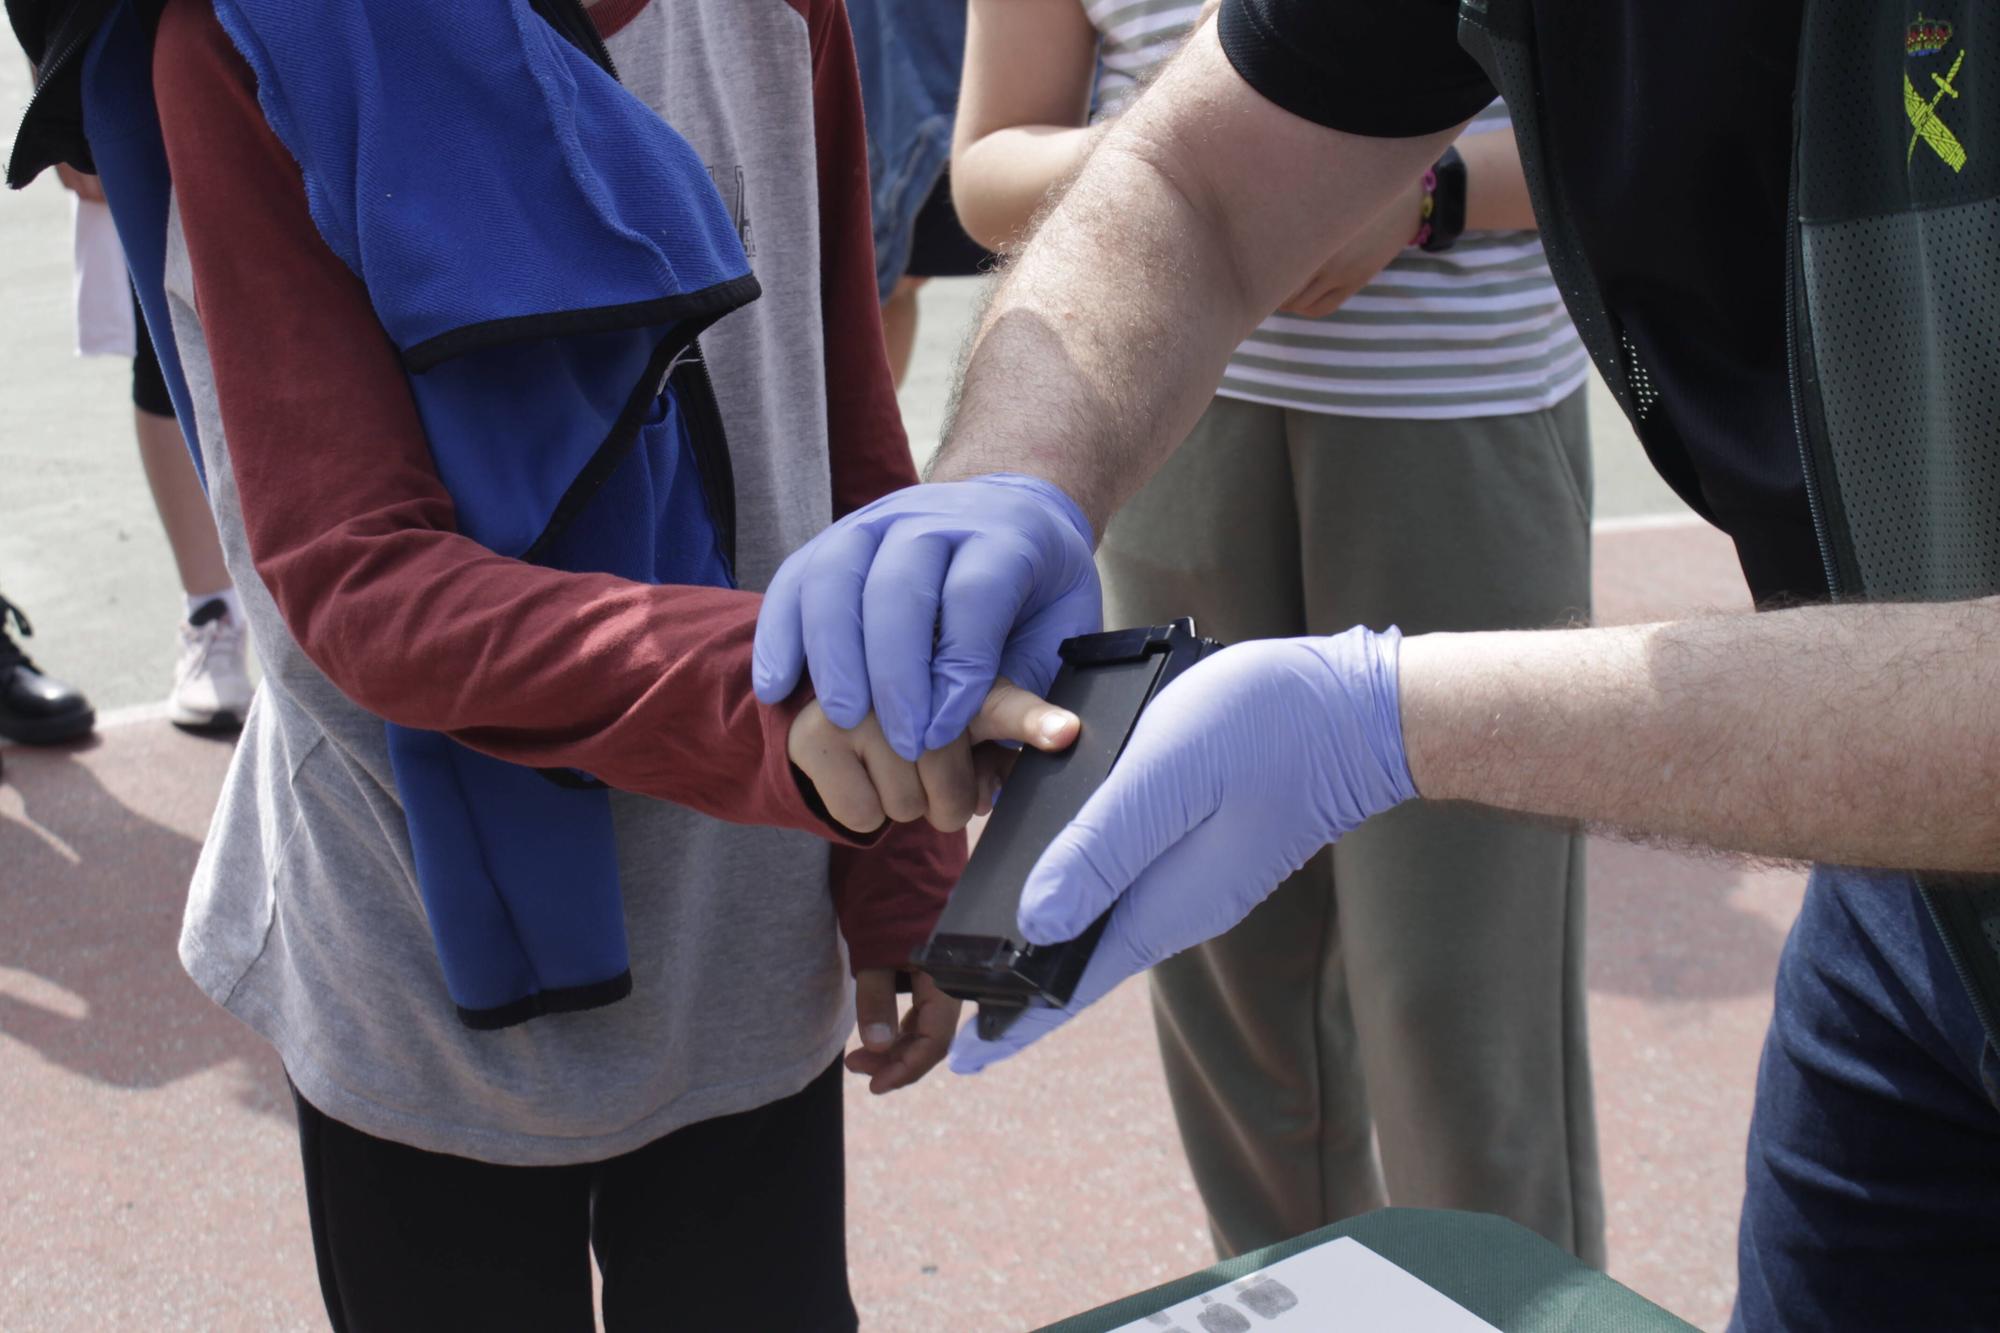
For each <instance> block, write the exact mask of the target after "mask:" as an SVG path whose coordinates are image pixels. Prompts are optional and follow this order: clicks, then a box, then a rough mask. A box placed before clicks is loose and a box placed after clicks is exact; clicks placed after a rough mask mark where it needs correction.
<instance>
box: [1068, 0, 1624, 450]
mask: <svg viewBox="0 0 2000 1333" xmlns="http://www.w3.org/2000/svg"><path fill="white" fill-rule="evenodd" d="M1079 2H1080V3H1081V4H1082V5H1083V8H1084V11H1085V13H1086V14H1088V15H1089V17H1090V22H1091V26H1093V27H1094V28H1096V29H1097V33H1098V39H1099V44H1098V88H1097V94H1098V110H1097V114H1098V116H1100V117H1102V116H1107V115H1112V114H1115V113H1116V112H1117V111H1118V110H1119V108H1120V106H1121V105H1122V104H1123V103H1124V102H1125V100H1126V99H1127V98H1129V97H1130V96H1131V95H1132V93H1133V91H1134V90H1135V88H1136V87H1137V86H1138V85H1139V83H1140V82H1141V81H1142V80H1144V79H1145V77H1146V76H1147V75H1148V74H1149V73H1150V72H1151V71H1152V69H1153V67H1154V66H1155V65H1157V64H1158V63H1159V62H1160V61H1161V60H1163V59H1165V58H1166V57H1167V56H1168V55H1170V54H1172V53H1173V51H1174V50H1175V48H1176V47H1178V46H1179V45H1180V42H1181V39H1182V38H1183V37H1184V36H1185V35H1186V33H1187V30H1188V28H1189V27H1190V26H1192V24H1193V22H1194V20H1195V16H1196V15H1197V14H1198V13H1199V12H1200V10H1201V6H1200V4H1199V3H1198V0H1079ZM1511 125H1512V122H1511V121H1510V120H1509V118H1508V115H1507V108H1506V107H1505V106H1504V105H1503V104H1501V103H1499V102H1495V103H1493V105H1491V106H1489V107H1487V108H1486V109H1485V110H1484V111H1482V112H1480V113H1479V115H1478V116H1477V117H1475V118H1474V120H1473V122H1472V124H1471V125H1469V126H1467V127H1466V131H1465V132H1466V133H1467V134H1479V133H1486V132H1492V131H1500V130H1507V129H1509V128H1511ZM1588 373H1589V358H1588V357H1587V356H1586V354H1585V352H1584V349H1583V344H1582V342H1581V341H1580V340H1579V339H1578V338H1577V336H1576V330H1575V329H1574V328H1572V327H1571V325H1570V322H1569V316H1568V315H1567V314H1566V313H1565V312H1564V310H1563V304H1562V298H1561V297H1560V296H1558V295H1557V293H1556V287H1555V282H1554V280H1553V279H1552V278H1551V277H1550V276H1549V266H1548V261H1547V259H1545V258H1544V257H1543V255H1542V243H1541V239H1540V238H1539V237H1538V236H1537V235H1536V233H1534V232H1532V231H1470V232H1467V233H1466V234H1465V235H1464V236H1463V237H1462V238H1461V239H1460V240H1459V242H1458V244H1457V245H1455V246H1454V247H1452V248H1451V249H1450V250H1447V251H1444V252H1442V253H1439V254H1427V253H1425V252H1424V251H1422V250H1415V249H1411V250H1405V251H1404V252H1403V253H1402V254H1401V255H1400V256H1398V257H1397V258H1396V259H1394V260H1392V261H1391V262H1390V264H1389V266H1388V267H1387V268H1385V269H1383V270H1382V272H1381V274H1380V275H1379V276H1378V277H1377V278H1376V279H1375V281H1373V282H1371V283H1369V284H1368V286H1366V287H1364V288H1362V289H1361V291H1359V292H1357V293H1356V294H1355V295H1354V296H1353V297H1352V298H1350V299H1349V300H1348V301H1347V303H1346V304H1345V305H1343V306H1342V307H1341V308H1340V309H1339V310H1336V311H1335V312H1334V313H1333V314H1331V315H1327V316H1324V317H1322V318H1319V319H1306V318H1302V317H1299V316H1295V315H1273V316H1272V317H1271V318H1270V319H1267V320H1265V321H1264V323H1263V324H1261V325H1259V326H1258V328H1257V331H1256V332H1254V333H1252V334H1251V335H1250V336H1249V338H1247V339H1245V340H1244V342H1243V344H1242V345H1241V346H1240V347H1238V348H1237V349H1236V355H1235V356H1233V357H1232V358H1230V362H1229V368H1228V370H1227V372H1226V373H1225V374H1224V375H1223V379H1222V387H1221V390H1220V392H1221V393H1222V394H1224V395H1225V396H1227V397H1230V398H1244V399H1249V400H1251V401H1253V402H1263V403H1274V404H1277V405H1278V406H1281V407H1296V408H1301V409H1304V410H1306V411H1309V412H1325V413H1330V414H1332V415H1335V416H1359V417H1433V418H1436V417H1478V416H1505V415H1508V414H1511V413H1517V412H1535V411H1539V410H1541V409H1543V408H1546V407H1549V406H1552V405H1553V404H1555V403H1557V402H1560V401H1561V400H1562V399H1564V398H1566V397H1568V396H1569V395H1570V394H1572V393H1574V392H1576V390H1577V389H1579V388H1581V387H1582V386H1583V383H1584V380H1585V378H1586V377H1587V375H1588Z"/></svg>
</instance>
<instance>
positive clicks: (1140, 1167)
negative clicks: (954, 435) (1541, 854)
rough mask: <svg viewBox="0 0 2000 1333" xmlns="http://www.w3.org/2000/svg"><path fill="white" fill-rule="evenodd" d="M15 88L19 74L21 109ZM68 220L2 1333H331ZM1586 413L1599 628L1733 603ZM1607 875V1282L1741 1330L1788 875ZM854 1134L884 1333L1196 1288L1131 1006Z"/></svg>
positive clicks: (922, 374) (49, 444)
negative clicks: (1738, 1308)
mask: <svg viewBox="0 0 2000 1333" xmlns="http://www.w3.org/2000/svg"><path fill="white" fill-rule="evenodd" d="M22 93H23V88H22V81H21V78H20V75H19V71H17V70H16V69H15V68H14V67H13V66H12V65H11V64H9V63H8V62H6V61H0V106H5V105H8V104H17V103H18V101H19V99H20V96H21V94H22ZM64 218H65V213H64V207H63V202H62V199H61V198H60V196H59V195H58V193H57V192H56V191H55V190H54V189H53V188H51V187H50V186H47V185H44V186H39V187H37V188H36V189H34V190H31V191H30V192H28V193H27V194H26V195H25V196H19V197H9V198H7V199H5V200H4V201H0V294H4V295H3V297H0V299H4V306H0V308H4V310H5V311H6V317H5V319H4V320H0V366H4V367H5V370H4V372H0V375H4V392H0V588H4V589H5V590H6V591H7V592H8V594H9V595H10V596H12V597H14V598H16V599H17V600H19V601H21V602H22V603H23V604H24V605H25V606H27V607H28V609H29V610H30V612H31V613H32V614H34V616H35V618H36V620H37V621H38V622H39V624H40V626H41V627H42V630H43V632H42V634H41V635H40V636H38V638H37V639H36V640H35V641H34V643H33V644H32V645H31V646H32V647H33V648H34V649H35V650H36V651H37V652H38V653H39V655H41V656H42V658H43V659H44V661H45V664H47V665H48V666H50V667H51V668H60V670H61V671H62V672H63V673H64V674H66V675H68V676H69V677H71V678H73V679H75V680H76V681H78V682H79V683H80V684H82V685H84V686H86V687H87V688H88V689H89V690H90V691H91V693H92V694H93V695H94V697H95V698H96V699H97V700H98V702H99V703H100V705H101V706H103V707H105V708H107V709H112V710H117V711H116V712H115V713H114V715H113V717H112V718H111V725H109V726H107V727H106V728H105V729H104V730H103V733H102V734H101V736H100V737H99V738H97V739H96V740H95V741H93V742H91V743H88V744H85V745H82V746H79V747H76V748H74V749H70V750H65V751H54V752H31V751H24V750H22V749H19V748H14V749H10V750H8V751H7V752H6V755H5V760H6V772H5V777H4V779H0V1329H8V1330H13V1329H36V1330H43V1329H46V1330H69V1329H78V1330H81V1329H103V1328H127V1327H145V1328H149V1329H200V1330H234V1329H244V1330H260V1331H261V1330H271V1329H288V1328H312V1327H319V1326H321V1324H322V1321H321V1318H320V1316H319V1312H318V1307H317V1298H316V1295H315V1291H314V1286H313V1280H312V1266H311V1256H310V1252H309V1248H308V1244H307V1237H306V1232H305V1222H304V1215H303V1210H302V1206H301V1203H300V1200H299V1195H298V1185H297V1168H296V1163H295V1156H294V1154H295V1147H294V1143H293V1139H292V1132H291V1127H290V1122H289V1118H288V1110H287V1106H286V1102H285V1097H284V1089H283V1082H282V1078H281V1075H280V1072H279V1070H278V1068H277V1066H276V1064H275V1062H274V1060H273V1059H272V1058H271V1056H270V1055H269V1053H268V1051H267V1050H266V1049H265V1048H264V1047H263V1046H262V1045H261V1044H260V1043H259V1042H258V1041H257V1040H256V1039H255V1038H253V1037H252V1036H251V1035H250V1034H249V1033H248V1032H247V1031H245V1030H244V1029H242V1028H240V1027H239V1026H237V1025H236V1024H235V1022H234V1021H233V1020H231V1019H230V1018H228V1017H227V1016H226V1015H224V1014H223V1013H222V1012H221V1011H219V1010H217V1009H216V1008H214V1007H213V1006H212V1005H210V1004H209V1003H208V1002H207V1001H206V1000H205V999H204V998H202V997H201V996H200V995H199V994H198V993H197V992H196V991H195V990H194V988H193V986H192V985H191V984H190V983H189V982H188V981H187V980H186V979H185V978H184V977H183V976H182V974H181V973H180V971H179V968H178V966H177V964H176V962H175V960H174V953H173V941H174V937H175V934H176V930H177V927H178V922H179V916H180V909H181V892H182V886H183V885H184V884H185V882H186V880H187V877H188V874H189V871H190V870H191V868H192V866H193V863H194V859H195V855H196V852H197V849H198V845H199V841H200V838H201V836H202V833H203V830H204V828H205V826H206V823H207V819H208V814H209V810H210V808H211V805H212V802H213V795H214V792H215V790H216V787H217V784H218V783H219V782H220V780H221V776H222V773H223V769H224V767H225V765H226V764H227V762H228V758H229V749H228V746H227V745H226V744H222V743H218V742H214V741H206V740H200V739H195V738H191V737H187V736H183V735H181V734H179V733H177V732H175V731H173V730H172V729H171V728H168V727H166V726H165V725H164V724H163V723H161V722H159V721H158V720H157V718H156V717H154V716H153V715H152V713H151V712H150V711H149V710H148V709H147V707H146V705H147V704H148V702H149V701H150V700H152V699H154V698H155V697H156V696H157V695H158V693H159V692H160V690H161V688H162V685H163V682H164V677H165V673H166V670H167V661H166V647H167V644H168V642H169V636H170V634H171V629H172V624H173V620H174V615H175V612H176V605H177V600H178V598H177V591H176V589H175V586H174V582H173V577H172V573H171V567H170V565H169V563H168V559H167V555H166V551H165V546H164V543H163V542H162V540H161V538H160V536H159V532H158V526H157V523H156V522H155V521H154V520H153V517H152V513H151V510H150V505H149V501H148V499H147V496H146V492H145V488H144V484H143V481H142V480H141V478H140V476H139V471H138V467H137V464H136V460H135V459H134V458H133V457H132V456H131V455H132V445H131V440H130V430H129V424H128V418H127V414H126V411H125V408H124V406H123V404H124V403H125V401H126V400H125V397H124V372H123V369H122V367H121V366H119V365H117V364H113V363H102V362H90V363H86V362H79V361H77V360H75V359H74V358H72V357H70V355H69V345H70V344H69V338H70V334H69V331H68V316H67V281H68V279H67V246H66V241H65V234H66V233H65V221H64ZM971 300H972V294H971V291H970V288H969V286H968V285H966V284H953V285H944V284H940V285H936V286H935V287H934V288H933V289H932V290H931V291H929V292H927V293H926V302H925V309H926V315H925V320H926V322H925V327H924V340H923V347H922V351H921V356H920V361H919V364H918V366H917V368H916V371H915V373H914V374H913V376H912V381H911V385H910V390H909V392H908V393H907V394H906V403H905V406H906V412H907V415H908V416H909V419H910V421H911V425H912V430H913V435H915V436H916V437H918V438H919V440H920V441H921V440H927V439H930V438H934V436H935V432H936V423H937V421H938V420H939V419H940V416H941V411H942V403H943V399H944V385H945V382H946V380H947V378H948V372H949V365H950V362H951V360H952V356H953V352H954V350H955V346H956V342H957V338H958V334H959V329H960V327H961V325H962V322H963V319H964V317H965V313H966V311H967V310H968V309H969V306H970V302H971ZM1594 406H1595V409H1596V411H1595V419H1596V420H1597V421H1598V422H1599V425H1600V429H1599V440H1598V449H1597V454H1598V476H1599V486H1598V503H1599V512H1600V514H1603V515H1609V516H1612V521H1611V522H1609V523H1607V524H1605V525H1604V527H1603V529H1602V531H1601V532H1600V536H1599V542H1598V571H1597V585H1598V604H1599V608H1600V611H1601V613H1602V614H1603V615H1604V617H1605V618H1607V619H1616V620H1632V619H1638V618H1642V617H1651V616H1657V615H1664V614H1670V613H1672V612H1675V611H1677V610H1686V609H1692V608H1696V607H1702V606H1717V605H1735V604H1740V603H1741V602H1742V600H1743V592H1742V586H1741V582H1740V580H1739V579H1738V578H1737V576H1736V574H1735V572H1734V567H1733V564H1732V562H1731V560H1730V555H1729V550H1728V546H1727V543H1725V542H1723V541H1721V540H1720V539H1718V538H1717V537H1716V536H1715V535H1714V534H1712V533H1710V532H1708V531H1706V530H1705V529H1701V528H1699V527H1694V526H1690V525H1689V524H1687V523H1686V522H1685V521H1683V520H1682V519H1680V518H1677V517H1676V515H1675V511H1676V509H1677V506H1676V505H1675V504H1674V503H1673V501H1672V499H1671V497H1670V496H1667V495H1666V493H1665V492H1664V489H1663V488H1661V487H1660V486H1659V485H1658V483H1657V482H1656V481H1654V480H1653V479H1652V478H1651V476H1650V473H1648V472H1647V471H1646V470H1645V468H1644V464H1643V460H1641V459H1639V458H1638V456H1637V451H1636V448H1635V447H1634V446H1633V445H1632V443H1631V440H1630V437H1629V435H1627V434H1626V433H1625V432H1624V431H1623V430H1622V428H1619V427H1618V424H1617V423H1616V420H1615V418H1614V417H1612V416H1610V415H1608V414H1607V413H1606V411H1605V404H1604V403H1603V402H1602V400H1601V395H1600V399H1599V401H1598V402H1597V403H1596V404H1595V405H1594ZM1591 874H1592V906H1591V912H1592V923H1591V932H1590V948H1591V955H1592V957H1591V965H1590V993H1591V1022H1592V1043H1593V1049H1594V1053H1595V1057H1596V1061H1597V1085H1598V1103H1599V1112H1600V1126H1601V1133H1602V1137H1603V1145H1604V1156H1605V1173H1606V1181H1607V1190H1608V1193H1609V1196H1610V1202H1611V1253H1612V1272H1613V1273H1614V1274H1615V1275H1616V1276H1618V1277H1620V1278H1621V1279H1622V1280H1624V1281H1626V1282H1628V1283H1630V1284H1631V1285H1633V1286H1634V1287H1636V1288H1638V1289H1639V1290H1640V1291H1642V1292H1644V1293H1646V1294H1647V1295H1649V1296H1652V1297H1653V1298H1654V1299H1656V1300H1659V1301H1660V1302H1662V1303H1663V1304H1666V1305H1668V1306H1669V1307H1671V1308H1674V1309H1676V1310H1679V1311H1681V1312H1683V1313H1684V1314H1686V1315H1687V1316H1688V1317H1690V1318H1692V1319H1694V1320H1695V1321H1696V1322H1697V1323H1700V1324H1702V1325H1704V1326H1709V1327H1719V1326H1720V1324H1721V1323H1722V1321H1723V1320H1724V1318H1725V1316H1726V1312H1727V1308H1728V1301H1729V1296H1730V1290H1731V1286H1732V1282H1733V1277H1732V1273H1733V1263H1732V1259H1731V1254H1732V1229H1733V1221H1734V1207H1735V1198H1736V1195H1737V1192H1738V1190H1739V1188H1740V1185H1739V1182H1740V1161H1739V1158H1740V1153H1741V1148H1742V1140H1743V1133H1744V1125H1745V1122H1746V1118H1747V1113H1748V1103H1749V1089H1750V1079H1751V1075H1752V1072H1753V1070H1754V1067H1755V1063H1756V1053H1757V1044H1758V1041H1759V1038H1760V1035H1761V1030H1762V1025H1763V1022H1764V1019H1765V1017H1766V1014H1767V1012H1768V1007H1769V1000H1768V993H1769V988H1770V980H1771V972H1772V967H1773V964H1774V962H1775V959H1776V956H1777V950H1778V947H1779V943H1780V941H1781V940H1782V938H1783V933H1784V930H1785V928H1786V925H1787V923H1788V922H1789V920H1790V918H1791V915H1792V913H1793V912H1794V911H1795V909H1796V906H1797V901H1798V895H1799V888H1800V883H1799V877H1798V876H1797V875H1796V874H1792V873H1789V872H1772V871H1747V870H1745V869H1743V868H1741V867H1738V866H1734V865H1731V864H1728V863H1723V862H1719V861H1704V860H1694V859H1689V858H1686V857H1681V856H1677V855H1672V854H1669V853H1666V852H1662V851H1657V850H1651V849H1645V848H1637V847H1631V846H1624V845H1616V844H1609V843H1600V844H1598V845H1597V846H1595V847H1594V848H1593V852H1592V863H1591ZM850 1110H851V1118H850V1137H851V1144H852V1163H853V1165H852V1184H851V1205H852V1235H853V1249H854V1269H855V1287H856V1292H857V1296H858V1298H859V1300H860V1302H861V1304H862V1308H863V1310H864V1311H865V1313H866V1316H867V1325H868V1327H870V1328H871V1329H878V1330H899V1331H900V1330H911V1331H915V1330H937V1329H945V1328H949V1329H953V1330H988V1329H991V1330H1003V1329H1018V1328H1024V1327H1028V1326H1031V1325H1033V1324H1036V1323H1039V1322H1041V1321H1043V1320H1045V1319H1048V1318H1053V1317H1055V1316H1058V1315H1061V1314H1064V1313H1069V1312H1072V1311H1075V1310H1077V1309H1081V1308H1084V1307H1087V1306H1090V1305H1092V1304H1095V1303H1097V1302H1100V1301H1102V1300H1106V1299H1109V1298H1111V1297H1114V1296H1118V1295H1122V1294H1124V1293H1126V1292H1129V1291H1131V1290H1134V1289H1136V1288H1139V1287H1142V1286H1146V1285H1149V1284H1151V1283H1153V1282H1156V1281H1159V1280H1162V1279H1165V1278H1167V1277H1170V1276H1174V1275H1177V1274H1179V1273H1181V1272H1184V1271H1187V1270H1189V1269H1191V1268H1195V1267H1199V1266H1200V1265H1202V1264H1203V1263H1205V1262H1206V1260H1207V1252H1206V1240H1205V1236H1204V1232H1203V1227H1202V1222H1201V1217H1200V1210H1199V1207H1198V1205H1197V1203H1196V1200H1195V1197H1194V1195H1193V1193H1192V1190H1191V1187H1190V1186H1189V1184H1188V1181H1187V1178H1186V1174H1185V1170H1184V1168H1183V1166H1182V1165H1181V1162H1180V1158H1179V1155H1178V1151H1177V1147H1176V1143H1175V1140H1174V1136H1173V1131H1172V1125H1171V1120H1170V1116H1169V1113H1168V1110H1167V1105H1166V1099H1165V1095H1164V1091H1163V1088H1162V1086H1161V1082H1160V1078H1159V1074H1158V1069H1157V1063H1156V1060H1155V1056H1154V1052H1153V1046H1152V1035H1151V1029H1150V1024H1149V1022H1148V1019H1147V1015H1146V1005H1145V996H1144V993H1143V988H1141V987H1136V986H1132V987H1127V988H1126V989H1125V990H1124V991H1122V992H1121V993H1119V994H1118V995H1116V996H1114V997H1112V998H1111V999H1110V1000H1108V1001H1107V1002H1106V1003H1105V1004H1104V1005H1102V1006H1101V1007H1100V1008H1099V1009H1097V1010H1096V1011H1094V1012H1093V1013H1092V1014H1091V1015H1090V1016H1089V1017H1088V1018H1087V1019H1085V1020H1083V1021H1081V1022H1079V1023H1078V1024H1076V1025H1075V1026H1074V1028H1073V1029H1072V1030H1071V1031H1070V1032H1069V1033H1067V1034H1066V1035H1065V1037H1064V1038H1063V1039H1062V1040H1060V1041H1056V1042H1051V1043H1048V1044H1046V1045H1045V1047H1044V1048H1041V1049H1038V1050H1036V1051H1034V1052H1032V1053H1030V1054H1029V1055H1028V1056H1026V1057H1024V1058H1023V1059H1021V1060H1019V1061H1017V1062H1015V1063H1014V1064H1013V1065H1011V1066H1009V1067H1007V1068H1004V1069H1002V1070H1000V1071H997V1072H995V1073H993V1074H990V1075H988V1076H986V1077H983V1078H981V1079H977V1080H970V1081H967V1080H952V1079H949V1078H947V1077H944V1076H939V1077H937V1078H935V1079H933V1080H932V1081H930V1082H928V1083H926V1084H924V1085H922V1086H920V1087H919V1088H917V1089H914V1090H912V1091H911V1092H909V1093H907V1094H902V1095H899V1096H897V1097H895V1098H891V1099H888V1100H887V1101H884V1102H873V1101H871V1100H870V1099H869V1098H868V1097H867V1096H866V1094H865V1093H862V1092H860V1091H859V1090H858V1089H856V1090H851V1093H850Z"/></svg>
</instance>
